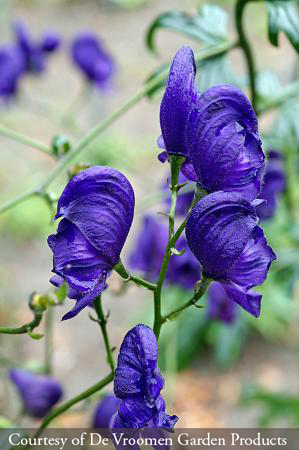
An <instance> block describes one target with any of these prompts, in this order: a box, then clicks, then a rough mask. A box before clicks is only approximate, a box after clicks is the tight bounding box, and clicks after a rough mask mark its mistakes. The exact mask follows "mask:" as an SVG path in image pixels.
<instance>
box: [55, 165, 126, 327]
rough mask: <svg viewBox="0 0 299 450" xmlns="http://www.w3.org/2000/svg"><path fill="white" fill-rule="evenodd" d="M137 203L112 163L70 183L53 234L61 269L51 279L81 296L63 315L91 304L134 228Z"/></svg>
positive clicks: (104, 284) (76, 297)
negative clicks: (131, 229) (55, 230)
mask: <svg viewBox="0 0 299 450" xmlns="http://www.w3.org/2000/svg"><path fill="white" fill-rule="evenodd" d="M134 203H135V199H134V192H133V189H132V186H131V184H130V183H129V181H128V180H127V179H126V177H125V176H124V175H122V174H121V173H120V172H118V171H117V170H115V169H112V168H110V167H101V166H95V167H91V168H90V169H87V170H84V171H82V172H80V173H79V174H78V175H76V176H75V177H73V178H72V179H71V180H70V181H69V183H68V184H67V186H66V188H65V189H64V191H63V193H62V195H61V197H60V199H59V201H58V205H57V214H56V216H55V219H58V218H60V217H62V218H63V219H62V220H61V222H60V223H59V226H58V229H57V233H56V234H52V235H51V236H49V238H48V244H49V246H50V248H51V250H52V251H53V254H54V268H53V272H54V273H55V274H56V275H55V276H54V277H52V278H51V280H50V281H51V283H52V284H54V285H55V286H60V285H61V284H62V283H63V281H66V282H67V283H68V286H69V293H68V296H69V298H72V299H75V300H76V301H77V303H76V305H75V307H74V308H73V309H72V310H71V311H70V312H68V313H67V314H66V315H65V316H64V317H63V319H70V318H71V317H74V316H76V315H77V314H78V313H79V312H80V311H81V309H83V308H85V307H86V306H88V305H92V303H93V301H94V299H95V298H96V297H97V296H98V295H99V294H100V293H101V292H102V291H103V290H104V289H105V287H106V278H107V276H108V275H109V273H110V272H111V270H112V269H113V267H114V266H115V264H116V263H118V262H119V259H120V252H121V250H122V247H123V245H124V243H125V240H126V238H127V235H128V233H129V230H130V227H131V223H132V220H133V215H134Z"/></svg>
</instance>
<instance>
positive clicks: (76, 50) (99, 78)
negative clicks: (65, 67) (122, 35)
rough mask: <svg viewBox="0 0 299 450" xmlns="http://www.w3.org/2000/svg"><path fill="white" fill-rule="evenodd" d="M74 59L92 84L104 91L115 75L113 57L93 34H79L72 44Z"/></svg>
mask: <svg viewBox="0 0 299 450" xmlns="http://www.w3.org/2000/svg"><path fill="white" fill-rule="evenodd" d="M71 51H72V58H73V61H74V63H75V64H76V66H77V67H79V69H80V70H81V71H82V72H83V74H84V75H85V77H86V78H87V80H88V81H89V82H90V83H94V84H95V85H96V86H97V87H99V88H101V89H104V88H106V87H107V86H108V84H109V81H110V79H111V77H112V76H113V75H114V73H115V64H114V61H113V58H112V56H111V55H110V54H109V53H108V52H107V51H106V49H105V48H104V45H103V43H102V42H101V41H100V39H99V38H98V37H97V36H95V35H94V34H93V33H91V32H85V33H81V34H79V35H78V36H77V37H76V38H75V39H74V41H73V44H72V50H71Z"/></svg>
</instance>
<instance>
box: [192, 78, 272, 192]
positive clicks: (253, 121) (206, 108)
mask: <svg viewBox="0 0 299 450" xmlns="http://www.w3.org/2000/svg"><path fill="white" fill-rule="evenodd" d="M186 134H187V138H186V141H187V144H188V151H189V157H190V159H191V162H192V164H193V167H194V170H195V173H196V175H197V179H198V181H199V182H200V184H201V185H202V187H203V188H204V189H206V190H207V191H208V192H214V191H234V192H239V193H241V194H242V196H243V197H244V198H246V199H248V200H253V199H255V198H256V197H257V196H258V193H259V191H260V188H261V180H262V176H263V170H264V158H265V157H264V153H263V150H262V147H261V140H260V138H259V134H258V123H257V118H256V115H255V112H254V110H253V108H252V106H251V104H250V102H249V100H248V99H247V97H246V96H245V95H244V94H243V92H241V91H240V90H239V89H238V88H236V87H234V86H231V85H218V86H214V87H212V88H210V89H208V90H207V91H206V92H204V93H203V94H201V95H200V96H198V97H197V101H196V103H195V104H193V105H192V106H191V111H190V114H189V116H188V124H187V129H186Z"/></svg>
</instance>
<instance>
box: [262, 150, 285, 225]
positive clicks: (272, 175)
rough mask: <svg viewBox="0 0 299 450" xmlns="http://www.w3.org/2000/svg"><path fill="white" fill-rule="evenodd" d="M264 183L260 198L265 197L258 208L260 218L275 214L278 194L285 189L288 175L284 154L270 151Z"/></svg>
mask: <svg viewBox="0 0 299 450" xmlns="http://www.w3.org/2000/svg"><path fill="white" fill-rule="evenodd" d="M263 182H264V184H263V187H262V190H261V192H260V195H259V198H261V199H264V200H265V202H264V203H261V204H260V205H259V206H258V207H257V208H256V211H257V215H258V216H259V218H260V219H263V220H267V219H271V218H272V217H273V216H274V213H275V210H276V202H277V197H278V195H279V194H280V193H281V192H283V191H284V189H285V184H286V177H285V173H284V170H283V163H282V156H281V154H280V153H278V152H276V151H273V150H272V151H270V152H269V159H268V162H267V165H266V172H265V176H264V180H263Z"/></svg>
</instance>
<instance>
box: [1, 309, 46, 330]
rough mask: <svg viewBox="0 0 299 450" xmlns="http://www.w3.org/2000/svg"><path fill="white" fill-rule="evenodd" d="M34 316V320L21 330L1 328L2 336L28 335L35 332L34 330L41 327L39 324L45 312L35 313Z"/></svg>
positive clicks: (20, 328)
mask: <svg viewBox="0 0 299 450" xmlns="http://www.w3.org/2000/svg"><path fill="white" fill-rule="evenodd" d="M33 314H34V318H33V320H32V321H31V322H28V323H26V324H25V325H22V326H21V327H19V328H10V327H0V333H2V334H26V333H28V332H31V331H32V330H34V328H36V327H38V326H39V324H40V322H41V320H42V317H43V312H37V311H34V312H33Z"/></svg>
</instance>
